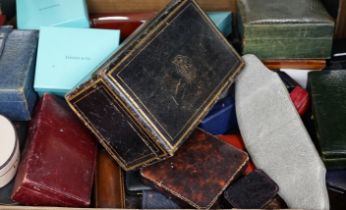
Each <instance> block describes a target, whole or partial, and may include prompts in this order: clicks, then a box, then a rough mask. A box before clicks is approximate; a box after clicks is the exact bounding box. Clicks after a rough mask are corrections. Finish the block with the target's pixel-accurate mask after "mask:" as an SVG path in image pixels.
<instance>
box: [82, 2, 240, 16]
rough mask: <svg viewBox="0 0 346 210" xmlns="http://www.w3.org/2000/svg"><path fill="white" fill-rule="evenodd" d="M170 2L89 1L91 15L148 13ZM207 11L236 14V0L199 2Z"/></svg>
mask: <svg viewBox="0 0 346 210" xmlns="http://www.w3.org/2000/svg"><path fill="white" fill-rule="evenodd" d="M168 2H169V0H88V1H87V3H88V8H89V12H90V13H91V14H97V13H119V12H148V11H159V10H161V9H163V8H164V7H165V6H166V4H168ZM197 2H198V3H199V4H200V6H201V7H202V8H203V9H204V10H206V11H222V10H227V11H232V12H236V10H237V4H236V0H217V1H215V0H197Z"/></svg>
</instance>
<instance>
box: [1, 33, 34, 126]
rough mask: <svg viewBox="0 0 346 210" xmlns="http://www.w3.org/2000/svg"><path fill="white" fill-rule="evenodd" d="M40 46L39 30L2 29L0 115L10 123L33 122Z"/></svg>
mask: <svg viewBox="0 0 346 210" xmlns="http://www.w3.org/2000/svg"><path fill="white" fill-rule="evenodd" d="M37 43H38V32H36V31H21V30H12V29H11V28H8V27H2V28H0V78H1V79H0V114H2V115H4V116H6V117H8V118H9V119H11V120H17V121H27V120H30V119H31V112H32V110H33V108H34V105H35V103H36V99H37V95H36V93H35V92H34V89H33V78H34V70H35V61H36V51H37Z"/></svg>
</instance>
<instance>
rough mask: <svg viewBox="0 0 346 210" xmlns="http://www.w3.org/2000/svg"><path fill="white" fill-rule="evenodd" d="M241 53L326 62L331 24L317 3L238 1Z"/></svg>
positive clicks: (300, 0) (315, 0) (316, 0)
mask: <svg viewBox="0 0 346 210" xmlns="http://www.w3.org/2000/svg"><path fill="white" fill-rule="evenodd" d="M238 6H239V14H240V18H239V20H240V24H239V27H240V33H241V36H242V44H243V53H244V54H255V55H257V56H258V57H259V58H260V59H326V58H329V57H330V56H331V49H332V41H333V33H334V21H333V19H332V18H331V17H330V16H329V14H328V12H327V11H326V10H325V8H324V7H323V5H322V3H321V2H320V1H319V0H291V1H277V0H239V1H238Z"/></svg>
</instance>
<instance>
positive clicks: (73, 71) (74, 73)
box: [34, 27, 120, 96]
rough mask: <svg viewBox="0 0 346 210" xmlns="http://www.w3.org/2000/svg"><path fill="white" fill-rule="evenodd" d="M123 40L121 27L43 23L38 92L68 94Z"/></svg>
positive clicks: (37, 74) (37, 78)
mask: <svg viewBox="0 0 346 210" xmlns="http://www.w3.org/2000/svg"><path fill="white" fill-rule="evenodd" d="M119 40H120V31H118V30H103V29H77V28H61V27H42V28H41V30H40V39H39V45H38V54H37V61H36V72H35V81H34V88H35V90H36V92H38V94H39V95H43V94H44V93H45V92H48V93H52V94H56V95H60V96H64V95H65V94H66V93H67V92H68V91H70V90H71V89H72V88H73V87H74V86H76V85H77V84H78V83H79V82H80V81H81V80H83V78H86V77H88V76H89V75H91V74H92V73H93V70H94V69H95V68H96V67H98V66H99V65H100V64H101V63H102V62H104V61H105V60H106V59H107V58H108V57H109V56H110V55H112V54H113V53H114V52H115V51H116V50H117V48H118V46H119Z"/></svg>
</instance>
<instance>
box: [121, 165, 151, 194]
mask: <svg viewBox="0 0 346 210" xmlns="http://www.w3.org/2000/svg"><path fill="white" fill-rule="evenodd" d="M125 178H126V179H125V180H126V190H127V192H129V193H136V194H137V193H142V192H143V191H147V190H152V188H151V187H150V186H149V185H147V184H145V183H143V181H142V177H141V174H140V172H139V171H138V170H135V171H128V172H126V176H125Z"/></svg>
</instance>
